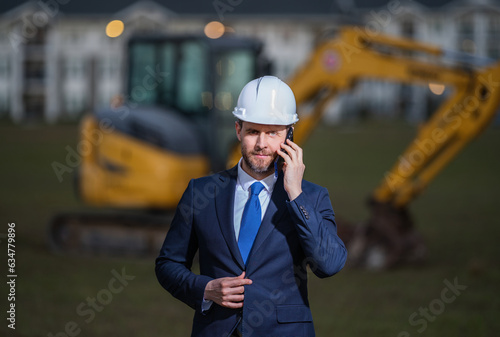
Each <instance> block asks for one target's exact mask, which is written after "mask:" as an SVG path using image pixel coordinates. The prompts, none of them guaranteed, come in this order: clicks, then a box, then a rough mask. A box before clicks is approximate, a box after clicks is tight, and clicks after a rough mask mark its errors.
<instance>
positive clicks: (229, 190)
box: [215, 166, 245, 270]
mask: <svg viewBox="0 0 500 337" xmlns="http://www.w3.org/2000/svg"><path fill="white" fill-rule="evenodd" d="M237 176H238V167H237V166H235V167H233V168H232V169H230V170H227V171H225V172H224V173H222V174H221V175H220V176H219V179H220V180H221V182H222V184H221V185H220V186H217V191H216V194H215V210H216V212H217V219H218V220H219V226H220V229H221V231H222V235H223V236H224V239H225V240H226V244H227V246H228V247H229V250H230V251H231V254H232V255H233V257H234V259H235V260H236V261H237V262H238V264H239V265H240V267H241V268H242V269H243V270H244V269H245V263H243V258H242V257H241V254H240V249H239V248H238V243H237V242H236V236H235V234H234V192H235V189H236V179H237Z"/></svg>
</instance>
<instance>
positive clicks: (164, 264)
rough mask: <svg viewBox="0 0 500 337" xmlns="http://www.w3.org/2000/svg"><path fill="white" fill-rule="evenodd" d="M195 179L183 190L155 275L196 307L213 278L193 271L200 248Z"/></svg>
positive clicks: (165, 286) (164, 286)
mask: <svg viewBox="0 0 500 337" xmlns="http://www.w3.org/2000/svg"><path fill="white" fill-rule="evenodd" d="M194 192H195V188H194V180H191V181H190V182H189V185H188V187H187V189H186V191H185V192H184V195H183V196H182V198H181V200H180V202H179V204H178V206H177V210H176V212H175V215H174V218H173V220H172V223H171V225H170V229H169V231H168V233H167V236H166V238H165V241H164V243H163V246H162V248H161V250H160V254H159V256H158V257H157V258H156V268H155V271H156V277H157V278H158V281H159V282H160V284H161V285H162V286H163V288H165V289H166V290H167V291H168V292H169V293H171V294H172V296H174V297H175V298H177V299H179V300H181V301H182V302H184V303H186V304H187V305H189V306H190V307H192V308H193V309H195V310H200V311H201V303H202V301H203V294H204V292H205V287H206V285H207V283H208V282H209V281H210V280H212V278H210V277H208V276H204V275H196V274H194V273H193V272H192V271H191V266H192V264H193V258H194V255H195V254H196V251H197V250H198V240H197V237H196V233H195V230H194V226H193V215H194V212H195V211H196V210H195V208H193V197H194Z"/></svg>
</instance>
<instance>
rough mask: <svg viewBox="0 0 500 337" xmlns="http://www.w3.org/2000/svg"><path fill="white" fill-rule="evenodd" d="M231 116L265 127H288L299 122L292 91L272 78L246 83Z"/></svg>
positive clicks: (280, 81) (267, 77) (278, 80)
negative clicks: (264, 125) (265, 125)
mask: <svg viewBox="0 0 500 337" xmlns="http://www.w3.org/2000/svg"><path fill="white" fill-rule="evenodd" d="M233 115H234V116H235V117H236V118H238V119H240V120H242V121H245V122H251V123H257V124H267V125H290V124H294V123H296V122H297V121H298V120H299V117H298V116H297V113H296V106H295V96H294V95H293V92H292V89H290V87H289V86H288V85H287V84H286V83H285V82H283V81H282V80H280V79H279V78H277V77H274V76H264V77H261V78H257V79H255V80H252V81H250V82H248V83H247V85H245V87H244V88H243V90H241V93H240V96H239V97H238V104H237V105H236V107H235V108H234V111H233Z"/></svg>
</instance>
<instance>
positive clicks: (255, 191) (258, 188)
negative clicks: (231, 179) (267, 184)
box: [250, 181, 264, 195]
mask: <svg viewBox="0 0 500 337" xmlns="http://www.w3.org/2000/svg"><path fill="white" fill-rule="evenodd" d="M263 189H264V185H262V183H260V182H258V181H256V182H254V183H253V184H252V186H250V192H251V193H252V195H259V194H260V192H262V190H263Z"/></svg>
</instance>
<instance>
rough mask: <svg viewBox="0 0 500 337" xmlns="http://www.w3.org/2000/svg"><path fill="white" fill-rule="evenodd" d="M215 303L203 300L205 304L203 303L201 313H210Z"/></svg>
mask: <svg viewBox="0 0 500 337" xmlns="http://www.w3.org/2000/svg"><path fill="white" fill-rule="evenodd" d="M213 303H214V302H213V301H210V300H206V299H203V302H201V313H205V311H208V310H209V309H210V308H211V307H212V304H213Z"/></svg>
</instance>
